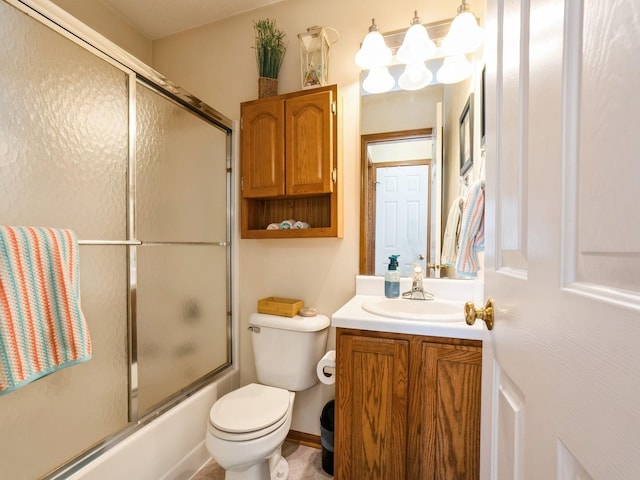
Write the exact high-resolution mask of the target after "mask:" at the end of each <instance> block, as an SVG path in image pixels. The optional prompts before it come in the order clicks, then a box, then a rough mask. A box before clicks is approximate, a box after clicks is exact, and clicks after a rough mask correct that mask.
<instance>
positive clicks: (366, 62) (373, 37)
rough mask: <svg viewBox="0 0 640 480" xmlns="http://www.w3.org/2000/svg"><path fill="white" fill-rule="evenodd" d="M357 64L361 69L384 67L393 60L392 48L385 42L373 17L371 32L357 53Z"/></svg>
mask: <svg viewBox="0 0 640 480" xmlns="http://www.w3.org/2000/svg"><path fill="white" fill-rule="evenodd" d="M355 60H356V65H358V66H359V67H360V68H361V69H363V70H367V69H369V68H375V67H384V66H385V65H387V64H388V63H389V61H390V60H391V50H390V49H389V47H387V45H386V44H385V43H384V37H383V36H382V34H381V33H380V32H379V31H378V26H377V25H376V22H375V20H374V19H371V26H370V27H369V33H367V35H366V36H365V37H364V40H363V41H362V46H361V47H360V50H358V53H356V59H355Z"/></svg>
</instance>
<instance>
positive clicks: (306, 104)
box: [240, 85, 342, 238]
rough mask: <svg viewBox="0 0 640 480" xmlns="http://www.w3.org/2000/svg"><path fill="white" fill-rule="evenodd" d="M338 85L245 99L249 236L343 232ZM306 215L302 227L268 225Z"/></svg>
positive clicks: (244, 229)
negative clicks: (284, 227) (278, 227)
mask: <svg viewBox="0 0 640 480" xmlns="http://www.w3.org/2000/svg"><path fill="white" fill-rule="evenodd" d="M337 96H338V91H337V87H336V86H335V85H331V86H327V87H320V88H316V89H313V90H305V91H301V92H295V93H290V94H287V95H279V96H276V97H269V98H263V99H259V100H254V101H251V102H245V103H243V104H242V105H241V151H240V168H241V173H240V175H241V196H242V204H241V236H242V238H285V237H286V238H292V237H293V238H295V237H341V236H342V164H341V158H340V150H341V149H340V148H339V145H338V144H339V138H338V131H339V123H340V122H339V119H340V116H339V112H338V98H337ZM288 219H294V220H300V221H303V222H306V223H309V224H310V225H311V228H309V229H302V230H267V229H266V228H267V225H269V224H270V223H280V222H281V221H283V220H288Z"/></svg>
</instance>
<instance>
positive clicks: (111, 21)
mask: <svg viewBox="0 0 640 480" xmlns="http://www.w3.org/2000/svg"><path fill="white" fill-rule="evenodd" d="M52 1H53V3H55V4H56V5H58V6H59V7H61V8H62V9H64V10H66V11H67V12H69V13H70V14H71V15H73V16H74V17H76V18H77V19H78V20H80V21H81V22H83V23H85V24H86V25H88V26H89V27H91V28H93V29H94V30H95V31H96V32H98V33H99V34H101V35H102V36H104V37H106V38H108V39H109V40H111V41H112V42H113V43H115V44H116V45H118V46H119V47H120V48H122V49H124V50H126V51H128V52H129V53H130V54H132V55H134V56H136V57H138V58H139V59H140V60H142V61H143V62H144V63H146V64H148V65H151V48H152V43H151V40H149V39H148V38H146V37H145V36H144V35H142V34H141V33H140V32H138V31H137V30H136V29H135V28H134V27H133V26H132V25H130V24H129V23H128V22H127V21H126V20H125V19H124V18H122V17H121V16H120V15H119V14H118V12H116V11H115V10H113V9H112V8H110V7H108V6H106V5H105V4H103V3H102V2H96V1H87V0H52Z"/></svg>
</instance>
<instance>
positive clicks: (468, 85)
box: [359, 33, 481, 278]
mask: <svg viewBox="0 0 640 480" xmlns="http://www.w3.org/2000/svg"><path fill="white" fill-rule="evenodd" d="M389 35H390V34H385V35H384V36H385V41H387V44H388V45H389V43H393V42H389V41H388V38H389ZM392 35H397V33H393V34H392ZM432 38H433V37H432ZM473 63H474V67H475V68H474V71H476V72H477V71H478V69H479V68H480V69H481V65H480V61H479V60H478V59H474V62H473ZM402 67H403V66H391V67H390V68H389V71H390V73H391V74H392V75H393V76H395V77H396V78H397V77H398V76H399V74H400V73H401V72H402V70H401V69H402ZM366 73H367V72H362V74H361V82H360V85H361V86H362V81H363V80H364V76H365V75H366ZM475 77H476V75H474V76H472V77H471V78H469V79H467V80H464V81H462V82H460V83H456V84H451V85H443V84H438V83H435V80H433V81H432V83H431V84H430V85H428V86H427V87H425V88H422V89H420V90H414V91H406V90H401V89H400V88H399V87H397V83H396V86H395V87H394V89H392V90H391V91H389V92H386V93H380V94H369V93H367V92H366V91H365V90H364V89H363V88H362V87H361V89H360V134H361V215H360V269H359V270H360V274H362V275H382V274H384V272H385V270H386V268H387V265H388V258H387V257H388V256H389V255H392V254H397V253H399V254H400V258H399V265H400V274H401V275H402V276H409V275H410V274H411V271H412V265H413V264H414V263H418V264H420V265H422V268H423V269H424V271H425V272H426V274H427V276H429V277H435V278H447V277H456V274H455V271H454V269H452V268H450V267H446V268H445V267H442V266H441V265H440V263H441V262H440V251H441V239H442V233H443V232H444V229H445V224H444V223H445V222H446V218H447V212H448V209H449V206H450V205H451V204H452V202H454V201H455V199H457V198H458V197H459V196H460V195H461V194H462V193H463V190H464V187H463V185H464V182H463V181H462V179H461V177H460V158H459V133H458V127H459V125H458V123H459V118H460V114H461V112H462V110H463V109H464V105H465V103H466V102H467V100H468V98H469V94H470V92H473V91H474V85H475V83H477V82H475ZM476 138H479V137H478V136H476ZM420 140H424V141H426V142H427V143H425V146H424V150H423V151H422V153H421V154H417V155H415V154H411V155H408V154H407V148H408V145H410V144H415V143H419V141H420ZM475 143H476V141H475V140H474V144H475ZM477 143H478V145H477V146H475V145H474V147H473V148H474V149H477V150H479V141H478V142H477ZM378 149H379V150H380V151H384V155H385V156H384V157H382V158H384V160H379V159H376V156H380V154H379V153H376V152H377V150H378ZM409 162H417V163H418V164H420V163H421V164H423V165H426V169H427V172H426V175H427V183H426V184H423V185H421V186H422V187H425V188H422V189H421V190H420V193H419V194H418V193H416V194H417V195H420V198H419V199H418V200H420V202H422V203H420V202H418V201H415V202H413V203H412V204H411V205H405V204H403V203H402V201H400V200H395V199H392V200H390V201H388V202H387V203H386V204H385V200H379V199H377V197H378V194H379V193H380V192H381V191H382V190H384V191H385V192H387V193H388V191H389V190H390V189H393V188H397V189H398V190H399V191H402V193H403V195H404V196H405V197H406V196H407V194H408V193H409V190H411V189H412V188H414V187H415V186H413V187H412V186H411V185H410V184H409V183H407V182H410V181H411V180H407V179H401V175H404V174H403V173H402V171H403V170H409V169H408V168H407V167H408V165H407V163H409ZM378 173H383V175H382V176H380V177H378ZM465 175H473V170H472V169H470V170H469V171H468V172H467V173H465ZM389 178H390V179H391V180H389V181H387V180H388V179H389ZM415 178H417V177H415ZM385 181H387V183H388V185H383V184H384V182H385ZM400 182H405V184H406V185H405V186H404V187H399V185H400ZM407 185H408V186H407ZM416 192H417V190H416ZM385 195H386V193H385ZM394 202H395V203H394ZM403 205H404V206H403ZM421 208H426V209H427V210H425V213H424V215H423V216H421V217H420V218H419V219H418V218H417V217H416V215H418V212H419V211H420V209H421ZM385 209H386V211H385ZM379 210H383V211H382V212H380V211H379ZM412 215H413V217H412ZM412 218H413V220H412ZM422 232H424V234H423V233H422ZM419 235H421V236H419ZM422 235H424V237H423V236H422ZM414 237H415V238H416V239H417V240H415V241H416V242H418V243H416V244H415V245H414V246H409V247H407V249H406V253H400V252H396V251H395V250H396V249H400V248H404V247H402V245H401V242H400V241H401V240H408V239H411V240H412V241H413V240H414ZM416 245H417V246H416ZM391 250H394V251H391Z"/></svg>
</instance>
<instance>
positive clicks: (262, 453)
mask: <svg viewBox="0 0 640 480" xmlns="http://www.w3.org/2000/svg"><path fill="white" fill-rule="evenodd" d="M249 323H250V330H251V343H252V345H253V350H254V360H255V366H256V374H257V377H258V382H260V383H251V384H249V385H245V386H244V387H242V388H239V389H238V390H234V391H232V392H230V393H228V394H226V395H224V396H223V397H221V398H220V399H218V400H217V401H216V403H215V404H214V405H213V407H211V411H210V413H209V425H208V427H207V435H206V439H205V445H206V447H207V450H208V451H209V453H210V454H211V456H212V457H213V459H214V460H215V461H216V462H217V463H218V464H219V465H220V466H221V467H222V468H224V470H225V480H286V479H287V478H288V477H289V467H288V465H287V462H286V460H285V459H284V458H282V455H281V454H280V452H281V448H282V444H283V443H284V440H285V439H286V438H287V434H288V433H289V428H290V427H291V417H292V413H293V402H294V399H295V392H296V391H302V390H306V389H308V388H311V387H312V386H313V385H315V384H316V383H317V382H318V377H317V374H316V363H317V362H318V361H319V360H320V358H322V355H323V354H324V349H325V345H326V340H327V331H328V329H329V325H330V321H329V319H328V318H327V317H326V316H324V315H317V316H316V317H304V318H303V317H299V316H295V317H292V318H288V317H278V316H274V315H266V314H259V313H254V314H252V315H251V317H250V320H249ZM283 346H286V348H283Z"/></svg>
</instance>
